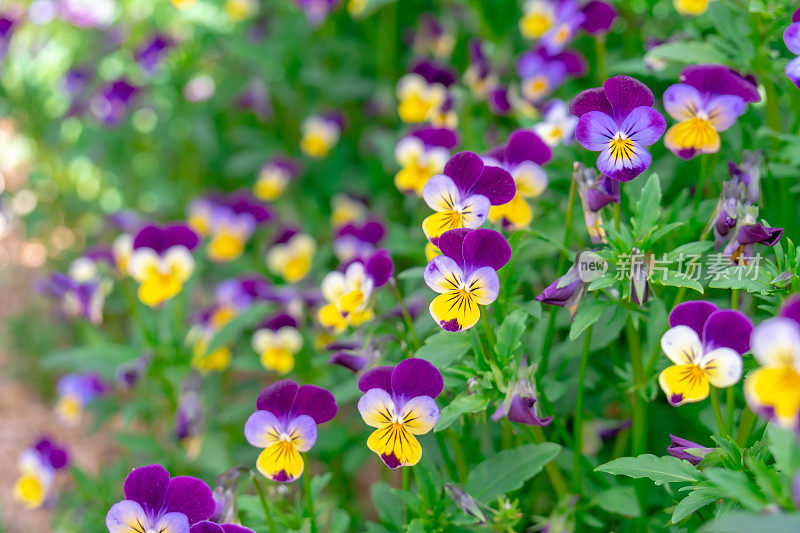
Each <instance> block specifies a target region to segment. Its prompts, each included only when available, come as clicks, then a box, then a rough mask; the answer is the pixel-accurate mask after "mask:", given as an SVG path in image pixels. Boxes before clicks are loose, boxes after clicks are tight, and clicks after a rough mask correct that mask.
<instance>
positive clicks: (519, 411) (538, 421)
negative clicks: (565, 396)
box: [506, 394, 553, 427]
mask: <svg viewBox="0 0 800 533" xmlns="http://www.w3.org/2000/svg"><path fill="white" fill-rule="evenodd" d="M535 403H536V398H533V397H522V396H517V395H516V394H515V395H514V396H512V397H511V402H510V403H509V406H508V413H507V414H506V417H507V418H508V419H509V420H510V421H512V422H518V423H520V424H527V425H529V426H539V427H543V426H546V425H548V424H549V423H550V422H552V421H553V417H552V416H547V417H544V418H539V416H537V415H536V411H535V410H534V408H533V405H534V404H535Z"/></svg>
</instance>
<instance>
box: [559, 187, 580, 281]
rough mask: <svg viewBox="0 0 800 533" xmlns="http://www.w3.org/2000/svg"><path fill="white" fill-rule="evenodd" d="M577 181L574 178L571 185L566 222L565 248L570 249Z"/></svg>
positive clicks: (561, 266)
mask: <svg viewBox="0 0 800 533" xmlns="http://www.w3.org/2000/svg"><path fill="white" fill-rule="evenodd" d="M575 181H576V180H575V178H574V177H573V178H572V179H571V180H570V183H569V198H568V199H567V219H566V221H565V222H564V248H568V247H569V243H570V241H571V240H572V212H573V211H574V210H575ZM561 257H562V258H563V257H564V255H563V254H562V256H561ZM559 264H560V262H559ZM561 268H563V265H561V264H560V266H559V268H558V272H557V273H556V275H561Z"/></svg>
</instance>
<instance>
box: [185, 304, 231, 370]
mask: <svg viewBox="0 0 800 533" xmlns="http://www.w3.org/2000/svg"><path fill="white" fill-rule="evenodd" d="M237 312H238V309H236V308H235V307H233V306H230V305H221V304H217V305H214V306H212V307H211V308H209V309H206V310H204V311H201V312H200V313H199V314H198V315H197V316H196V317H195V320H194V325H193V326H192V327H191V328H190V329H189V333H188V334H187V335H186V342H187V343H188V344H190V345H191V347H192V362H191V364H192V368H195V369H197V370H199V371H200V372H201V373H203V374H206V373H208V372H221V371H223V370H225V369H226V368H228V366H230V363H231V356H232V353H231V348H230V346H226V345H222V346H217V347H216V348H214V349H213V350H211V351H209V344H210V343H211V340H212V339H213V338H214V336H215V335H216V334H217V333H218V332H219V331H220V330H221V329H222V328H224V327H225V325H227V324H228V322H230V321H231V320H233V317H235V316H236V314H237Z"/></svg>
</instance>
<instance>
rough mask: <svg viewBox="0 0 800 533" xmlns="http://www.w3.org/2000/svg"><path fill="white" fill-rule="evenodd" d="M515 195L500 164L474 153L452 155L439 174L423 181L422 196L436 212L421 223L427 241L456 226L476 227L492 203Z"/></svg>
mask: <svg viewBox="0 0 800 533" xmlns="http://www.w3.org/2000/svg"><path fill="white" fill-rule="evenodd" d="M515 194H516V186H515V185H514V179H513V178H512V177H511V175H510V174H509V173H508V172H507V171H505V170H503V169H502V168H500V167H496V166H490V165H485V164H484V163H483V160H481V158H480V157H479V156H478V155H476V154H474V153H473V152H459V153H457V154H455V155H454V156H453V157H451V158H450V160H449V161H448V162H447V164H446V165H445V167H444V174H439V175H436V176H434V177H432V178H431V179H429V180H428V182H427V183H426V184H425V187H423V189H422V197H423V198H424V200H425V203H427V204H428V206H429V207H430V208H431V209H433V210H434V211H436V213H434V214H433V215H430V216H429V217H427V218H426V219H425V220H423V222H422V229H423V231H424V232H425V236H426V237H428V240H430V241H431V242H433V243H434V244H436V240H437V239H438V238H439V236H440V235H442V234H443V233H444V232H446V231H448V230H451V229H456V228H477V227H479V226H481V225H482V224H483V223H484V222H485V221H486V218H487V216H488V215H489V209H490V208H491V207H492V206H493V205H502V204H505V203H508V202H510V201H511V200H512V198H514V195H515Z"/></svg>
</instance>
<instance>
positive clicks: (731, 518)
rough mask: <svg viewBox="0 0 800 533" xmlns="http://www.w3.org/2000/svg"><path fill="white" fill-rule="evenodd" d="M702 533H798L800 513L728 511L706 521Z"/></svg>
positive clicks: (701, 529) (799, 529)
mask: <svg viewBox="0 0 800 533" xmlns="http://www.w3.org/2000/svg"><path fill="white" fill-rule="evenodd" d="M698 531H700V532H701V533H745V532H748V533H750V532H753V531H760V532H763V533H797V532H798V531H800V513H782V514H764V515H759V514H750V513H742V512H734V513H726V514H724V515H722V516H720V517H719V518H716V519H715V520H712V521H711V522H708V523H706V524H705V525H704V526H703V527H701V528H700V529H699V530H698Z"/></svg>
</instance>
